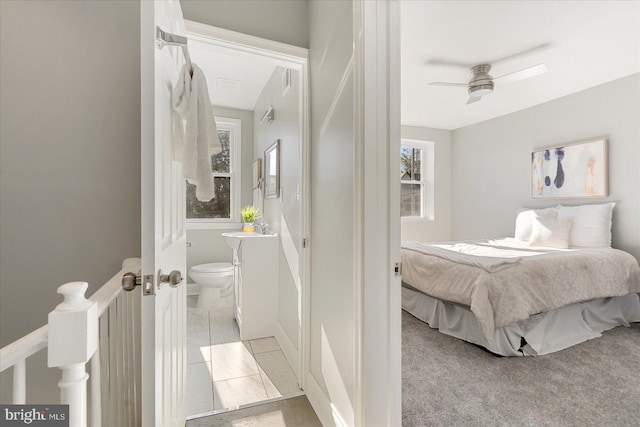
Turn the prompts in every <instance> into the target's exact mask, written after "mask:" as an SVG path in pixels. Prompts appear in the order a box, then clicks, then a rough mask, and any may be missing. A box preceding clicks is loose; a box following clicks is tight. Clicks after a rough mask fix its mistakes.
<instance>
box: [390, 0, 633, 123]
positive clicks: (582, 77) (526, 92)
mask: <svg viewBox="0 0 640 427" xmlns="http://www.w3.org/2000/svg"><path fill="white" fill-rule="evenodd" d="M401 19H402V24H401V25H402V27H401V28H402V31H401V32H402V34H401V67H402V124H403V125H412V126H425V127H433V128H439V129H457V128H460V127H463V126H466V125H469V124H472V123H477V122H481V121H484V120H488V119H491V118H494V117H498V116H502V115H505V114H509V113H511V112H514V111H518V110H522V109H525V108H528V107H532V106H534V105H537V104H541V103H543V102H547V101H550V100H552V99H555V98H559V97H562V96H565V95H568V94H571V93H574V92H578V91H581V90H584V89H586V88H589V87H593V86H596V85H599V84H602V83H605V82H608V81H612V80H615V79H618V78H621V77H624V76H627V75H630V74H633V73H637V72H640V1H635V0H634V1H589V2H586V1H514V0H512V1H412V0H403V1H402V2H401ZM543 44H548V46H547V47H546V48H543V49H538V50H534V51H532V52H530V53H528V54H523V55H520V56H517V57H515V58H511V59H506V60H504V61H500V62H498V63H497V64H496V65H495V67H493V69H492V70H491V74H492V75H493V76H494V78H495V77H498V76H501V75H504V74H508V73H511V72H514V71H517V70H520V69H522V68H526V67H529V66H533V65H537V64H540V63H546V64H547V66H548V68H549V71H548V72H547V73H546V74H543V75H540V76H537V77H532V78H530V79H527V80H521V81H518V82H513V83H507V84H505V85H503V86H500V85H498V83H496V87H495V89H494V92H493V93H492V94H490V95H488V96H486V97H484V98H483V99H482V100H481V101H479V102H476V103H474V104H469V105H466V101H467V98H468V96H469V95H468V93H467V89H466V88H459V87H434V86H428V84H429V83H430V82H435V81H445V82H463V83H466V82H468V81H469V78H470V77H471V74H470V72H469V70H468V69H465V68H463V67H457V66H450V65H448V66H443V65H430V64H428V62H429V61H434V60H441V61H449V62H462V63H470V64H480V63H486V62H489V63H491V62H492V61H494V60H495V59H498V58H504V57H509V56H512V55H513V54H515V53H518V52H523V51H526V50H528V49H531V48H533V47H536V46H541V45H543ZM630 96H638V94H630Z"/></svg>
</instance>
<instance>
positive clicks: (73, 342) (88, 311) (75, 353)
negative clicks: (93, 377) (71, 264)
mask: <svg viewBox="0 0 640 427" xmlns="http://www.w3.org/2000/svg"><path fill="white" fill-rule="evenodd" d="M88 287H89V285H88V284H87V283H86V282H71V283H67V284H65V285H62V286H60V287H59V288H58V293H59V294H62V295H63V296H64V301H63V302H62V303H61V304H59V305H58V306H57V307H56V308H55V310H53V311H52V312H51V313H49V361H48V364H49V367H58V368H60V369H61V370H62V378H61V379H60V381H59V382H58V387H60V402H61V403H63V404H68V405H69V426H70V427H84V426H86V425H87V379H88V378H89V375H88V374H87V372H86V370H85V364H86V363H87V362H88V361H89V359H91V356H92V355H93V353H94V352H95V351H96V349H97V347H98V306H97V304H96V303H95V302H91V301H89V300H88V299H86V298H85V297H84V293H85V291H86V290H87V288H88Z"/></svg>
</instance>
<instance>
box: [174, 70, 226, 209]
mask: <svg viewBox="0 0 640 427" xmlns="http://www.w3.org/2000/svg"><path fill="white" fill-rule="evenodd" d="M172 101H173V108H174V109H175V110H176V111H177V112H178V113H180V116H182V118H184V119H186V122H187V125H186V130H185V139H184V150H183V152H182V156H180V155H179V154H178V153H174V157H175V158H176V159H177V160H180V158H181V160H182V165H183V166H182V171H183V173H184V177H185V178H186V179H187V180H188V181H189V182H190V183H191V184H195V185H196V198H197V199H198V200H200V201H202V202H208V201H209V200H211V199H213V198H214V197H215V190H214V186H213V174H212V172H211V155H212V154H217V153H219V152H220V151H221V150H222V146H221V145H220V138H218V130H217V129H216V122H215V119H214V117H213V110H212V108H211V100H210V99H209V89H208V88H207V80H206V79H205V76H204V73H203V72H202V70H201V69H200V68H199V67H198V66H197V65H195V64H193V75H191V73H190V72H189V69H188V68H187V66H186V65H185V66H183V67H182V71H181V72H180V76H179V77H178V82H177V83H176V86H175V88H174V90H173V100H172ZM175 149H176V151H177V150H179V147H178V146H176V147H175Z"/></svg>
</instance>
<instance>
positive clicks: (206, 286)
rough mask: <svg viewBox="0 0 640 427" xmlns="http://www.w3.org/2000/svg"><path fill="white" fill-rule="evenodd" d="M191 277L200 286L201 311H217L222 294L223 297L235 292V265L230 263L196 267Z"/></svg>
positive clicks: (215, 263) (190, 270) (192, 270)
mask: <svg viewBox="0 0 640 427" xmlns="http://www.w3.org/2000/svg"><path fill="white" fill-rule="evenodd" d="M189 276H191V279H192V280H193V281H194V282H195V283H196V284H197V285H200V295H199V296H198V305H197V308H198V309H199V310H213V309H215V308H216V307H218V305H219V304H220V296H221V292H222V295H223V296H226V295H229V294H230V293H231V292H233V265H231V263H229V262H212V263H209V264H200V265H194V266H193V267H191V268H190V269H189Z"/></svg>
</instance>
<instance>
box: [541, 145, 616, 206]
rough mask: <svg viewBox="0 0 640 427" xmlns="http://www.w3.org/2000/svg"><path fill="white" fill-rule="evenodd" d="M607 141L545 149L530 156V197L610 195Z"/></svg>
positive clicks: (557, 197)
mask: <svg viewBox="0 0 640 427" xmlns="http://www.w3.org/2000/svg"><path fill="white" fill-rule="evenodd" d="M607 143H608V140H607V139H606V138H600V139H594V140H589V141H583V142H576V143H571V144H564V145H557V146H553V147H547V148H542V149H539V150H536V151H533V152H532V153H531V198H532V199H574V198H604V197H607V196H608V194H609V193H608V191H609V189H608V175H607V173H608V155H607Z"/></svg>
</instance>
